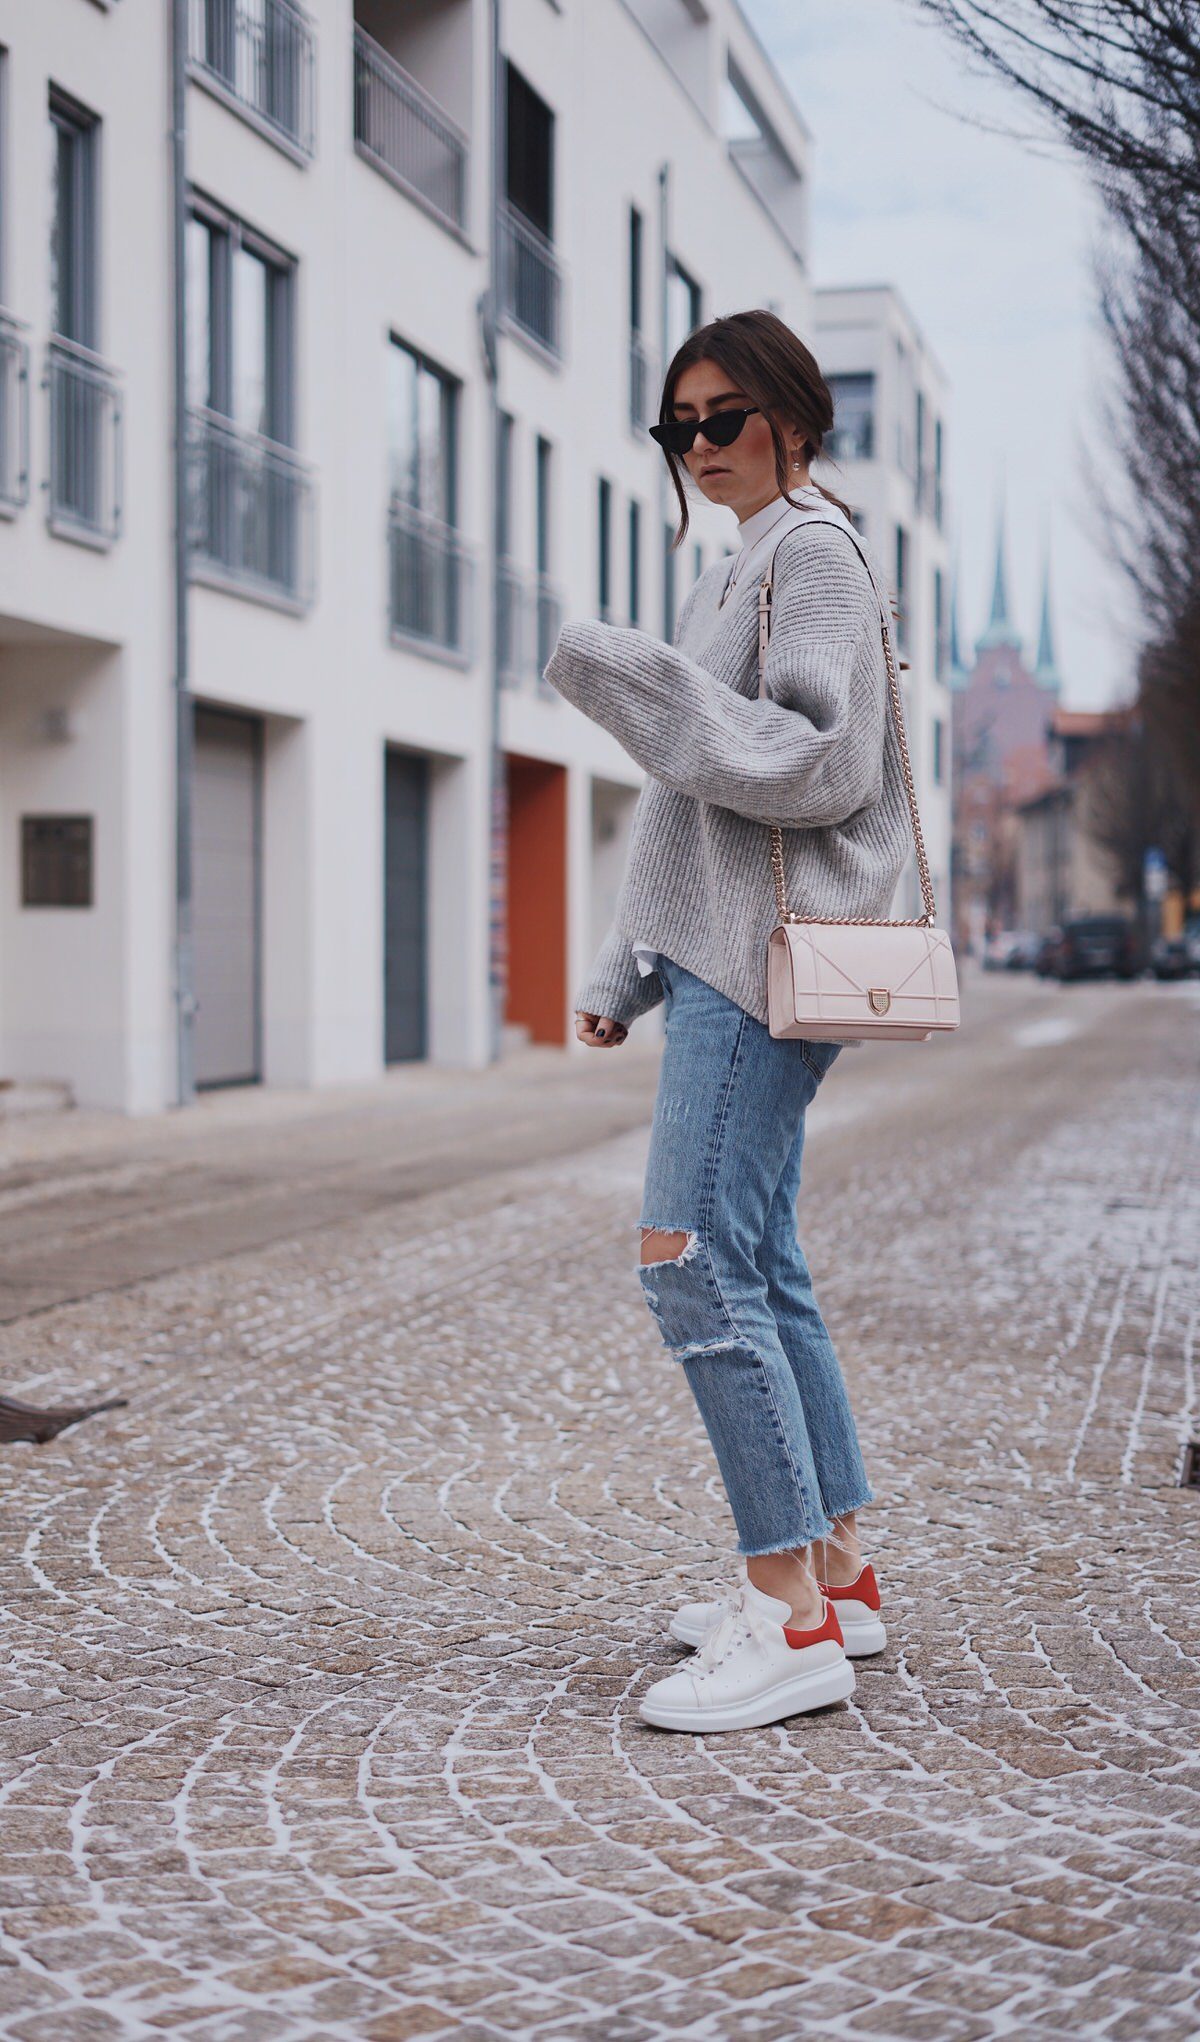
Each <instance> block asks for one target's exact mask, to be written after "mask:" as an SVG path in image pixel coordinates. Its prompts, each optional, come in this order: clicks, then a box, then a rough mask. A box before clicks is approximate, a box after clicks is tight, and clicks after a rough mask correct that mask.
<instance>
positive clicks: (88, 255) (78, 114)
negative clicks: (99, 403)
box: [47, 79, 101, 354]
mask: <svg viewBox="0 0 1200 2042" xmlns="http://www.w3.org/2000/svg"><path fill="white" fill-rule="evenodd" d="M47 113H48V118H49V121H50V126H51V129H52V131H53V136H54V167H53V189H54V207H53V211H52V214H51V220H50V239H51V260H52V271H51V288H52V290H53V291H54V293H55V300H54V302H53V304H52V306H51V314H52V316H51V320H50V328H51V332H52V333H54V334H56V335H58V336H59V337H60V338H61V339H63V340H73V341H74V342H75V343H76V345H77V346H79V347H86V348H88V349H90V350H91V352H92V353H93V354H98V353H99V352H100V247H99V222H100V126H101V122H100V116H99V114H97V113H93V112H92V110H91V108H90V107H88V106H85V105H84V104H83V102H82V101H81V100H78V99H76V98H75V97H74V96H73V94H71V93H69V92H64V91H63V89H62V87H61V86H60V85H56V84H55V83H54V81H53V79H51V81H50V86H49V93H48V100H47ZM64 141H66V142H68V143H69V145H70V157H71V161H70V178H71V187H72V188H71V194H70V203H71V206H72V213H73V217H72V222H71V227H72V234H73V239H72V246H71V248H70V250H69V251H67V255H68V260H67V262H66V264H64V262H63V251H62V250H61V249H60V247H59V245H58V244H59V239H60V236H61V235H62V233H63V230H64V221H63V217H62V201H63V194H62V187H61V182H60V175H61V168H62V156H63V143H64ZM64 268H65V269H66V270H67V271H68V272H69V275H68V289H69V293H70V302H69V304H68V306H67V308H66V309H67V317H66V318H65V319H64V318H62V317H61V316H60V315H61V314H62V312H63V310H64V303H63V273H64Z"/></svg>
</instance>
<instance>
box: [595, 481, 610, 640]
mask: <svg viewBox="0 0 1200 2042" xmlns="http://www.w3.org/2000/svg"><path fill="white" fill-rule="evenodd" d="M612 508H613V486H612V483H611V482H610V481H609V479H608V476H607V475H600V476H598V477H597V479H596V593H597V599H598V600H597V608H598V611H599V614H600V616H601V617H605V618H607V617H611V615H612V596H613V571H612V570H613V557H612Z"/></svg>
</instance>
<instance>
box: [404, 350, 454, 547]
mask: <svg viewBox="0 0 1200 2042" xmlns="http://www.w3.org/2000/svg"><path fill="white" fill-rule="evenodd" d="M388 346H389V347H395V348H399V349H400V350H401V352H402V353H404V354H406V355H408V356H409V357H410V359H411V360H412V361H413V362H415V364H416V366H417V369H418V371H419V372H420V373H422V374H424V375H427V376H432V377H434V378H435V379H436V381H437V383H438V386H439V398H440V404H441V428H442V472H443V479H444V484H445V490H444V497H443V508H442V509H440V510H431V509H430V507H429V505H428V504H423V503H418V502H417V501H416V500H415V499H414V498H413V497H411V496H402V495H400V493H399V492H398V491H397V490H395V489H393V488H391V487H390V486H389V490H388V494H389V498H390V499H391V501H393V502H400V503H404V504H407V506H408V507H409V509H411V510H416V511H422V512H424V513H425V514H426V515H427V516H430V517H434V518H436V519H438V521H439V522H440V523H441V524H443V525H446V526H448V527H449V528H450V529H451V530H452V531H456V530H457V529H458V516H459V476H458V468H459V459H458V455H459V432H460V412H461V407H462V388H463V386H462V378H461V377H460V376H456V375H455V374H454V372H453V370H452V369H447V368H446V367H445V366H444V364H443V363H441V362H439V361H437V360H436V359H435V358H434V356H432V355H429V354H426V353H425V350H424V349H423V348H419V347H416V346H414V344H413V342H412V341H410V340H406V339H405V338H404V335H403V334H402V333H397V332H396V330H395V328H392V329H391V330H390V331H389V333H388ZM389 424H390V421H389ZM392 451H393V450H392V448H391V446H390V445H389V448H388V453H389V457H390V455H391V453H392Z"/></svg>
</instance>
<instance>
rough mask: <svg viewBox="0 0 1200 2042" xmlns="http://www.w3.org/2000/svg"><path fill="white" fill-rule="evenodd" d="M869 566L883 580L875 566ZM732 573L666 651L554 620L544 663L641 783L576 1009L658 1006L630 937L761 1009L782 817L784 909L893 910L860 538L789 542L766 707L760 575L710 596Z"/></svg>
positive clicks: (884, 726)
mask: <svg viewBox="0 0 1200 2042" xmlns="http://www.w3.org/2000/svg"><path fill="white" fill-rule="evenodd" d="M831 516H832V517H833V518H835V519H836V518H837V517H838V516H839V514H838V513H837V512H836V511H835V512H832V513H831ZM872 570H873V572H874V573H875V578H876V581H877V582H878V584H879V587H880V589H881V590H882V588H883V583H882V580H881V578H880V576H879V573H878V568H877V567H876V566H875V563H874V561H872ZM728 571H729V563H728V561H718V562H717V563H716V564H715V565H714V566H712V567H710V568H709V569H708V570H707V572H706V573H704V574H702V575H701V576H700V578H699V580H698V581H697V582H696V583H695V586H694V587H693V588H692V590H691V591H690V593H689V595H688V597H687V600H686V602H685V603H684V605H683V609H682V611H681V613H680V617H679V621H678V625H677V627H676V632H675V644H674V646H668V645H665V644H663V643H662V641H661V640H659V639H657V638H652V637H650V636H649V635H648V634H647V633H646V632H643V631H633V630H624V629H622V628H619V627H617V626H615V625H611V624H601V623H576V624H564V625H563V627H562V630H561V631H560V633H559V637H558V642H557V645H556V646H555V649H554V654H553V657H552V658H551V660H550V663H549V665H548V667H547V668H546V678H547V679H548V680H549V681H551V682H552V683H553V685H554V686H555V687H556V688H557V689H558V691H559V693H560V694H561V695H565V696H566V697H567V699H568V701H571V702H574V703H576V704H577V705H578V707H579V708H580V709H582V710H583V712H584V714H585V715H587V716H590V717H591V718H592V720H593V722H595V723H600V724H603V726H604V728H605V729H606V730H610V731H612V733H613V735H614V736H615V737H616V738H618V739H619V740H620V742H621V744H622V745H623V746H624V748H625V750H626V751H627V752H629V754H630V755H631V757H632V758H634V759H636V760H637V762H638V764H639V765H641V766H644V767H645V769H646V772H647V773H648V775H649V776H650V777H649V778H648V779H647V780H646V781H645V783H644V784H643V786H642V789H641V792H640V793H639V795H638V801H637V806H636V809H635V811H634V819H633V829H632V834H631V838H630V847H629V858H628V863H627V866H626V871H625V877H624V880H623V882H622V886H621V891H620V894H619V896H618V899H617V905H616V914H615V919H614V923H613V926H612V928H611V930H610V931H609V934H608V936H607V937H606V938H605V941H604V943H603V945H602V946H601V950H600V954H599V956H598V957H597V958H596V961H595V963H594V965H593V967H592V970H591V972H590V973H589V975H588V977H587V979H586V981H585V983H584V984H583V985H582V986H581V987H580V988H579V991H578V993H577V995H576V999H575V1006H576V1008H577V1009H579V1010H580V1011H582V1012H585V1013H590V1014H609V1015H611V1016H612V1017H613V1019H614V1020H617V1021H623V1022H625V1023H626V1024H628V1023H629V1022H631V1021H633V1020H635V1019H636V1018H637V1017H638V1015H640V1014H645V1013H647V1012H648V1011H649V1010H650V1008H651V1007H654V1006H655V1005H657V1003H658V1002H659V1001H660V1000H661V999H662V997H663V988H662V983H661V980H660V979H659V977H658V975H657V973H651V974H650V975H649V976H643V975H642V974H640V973H639V971H638V968H637V964H636V961H635V959H634V956H633V952H632V949H631V947H630V946H631V944H632V943H633V942H635V941H637V942H644V943H647V944H651V945H653V946H654V948H655V949H656V950H658V951H661V952H662V954H663V955H664V956H666V957H669V958H671V959H672V960H673V962H674V963H676V964H679V965H682V967H683V968H684V970H685V971H690V972H692V973H694V974H695V976H696V977H697V978H701V979H704V980H705V981H706V983H707V984H709V985H711V986H715V987H716V988H717V990H718V991H719V992H722V993H724V994H725V995H726V997H727V998H728V999H730V1000H733V1001H734V1002H735V1004H736V1005H738V1006H740V1007H742V1008H744V1009H745V1011H746V1012H747V1013H748V1014H752V1015H753V1016H754V1017H755V1019H756V1020H759V1021H763V1022H765V1021H766V1019H767V992H766V946H767V938H768V937H769V935H770V933H771V930H772V929H773V928H774V926H775V919H776V917H775V893H774V887H773V883H772V878H771V855H770V854H771V839H770V833H769V830H768V829H767V828H765V827H764V825H766V824H769V823H772V822H775V823H780V824H782V825H783V829H784V838H783V843H784V862H785V868H786V872H787V888H788V905H789V907H792V908H795V909H797V910H799V911H800V912H801V913H802V914H813V915H830V916H836V915H842V914H846V915H878V916H885V915H887V913H888V912H889V908H890V905H891V900H892V895H893V892H894V891H895V887H896V882H897V879H898V878H899V874H900V870H901V867H902V866H903V863H904V859H905V856H906V854H907V852H908V850H909V847H910V845H911V842H912V836H911V827H910V823H909V816H908V806H907V801H906V797H905V792H904V781H903V777H902V773H901V766H900V751H899V746H898V743H897V740H896V732H895V727H894V723H893V720H892V717H891V714H890V712H889V711H888V708H887V699H886V698H887V671H886V667H885V665H884V659H883V649H882V646H881V643H880V608H879V598H878V597H877V595H876V593H875V589H874V587H873V586H872V581H871V576H870V575H869V574H868V571H867V568H866V567H865V566H864V564H863V560H862V557H861V556H860V554H859V551H858V548H857V546H856V545H855V543H854V541H853V540H852V539H851V538H850V537H849V536H848V535H847V533H846V532H844V531H840V530H837V529H835V528H834V527H833V525H831V524H830V523H827V522H824V521H821V522H816V521H814V522H812V523H809V524H803V525H798V526H796V527H795V528H794V529H793V530H792V531H790V532H788V533H787V534H786V535H785V537H784V538H783V539H782V540H781V542H780V544H779V548H778V552H777V554H776V559H775V586H774V599H773V607H772V618H771V641H770V645H769V648H768V652H767V659H766V667H765V679H766V688H767V695H768V697H769V699H767V700H760V699H759V697H758V586H759V579H760V577H758V576H757V575H753V576H751V577H750V578H749V579H748V581H747V582H746V583H745V585H744V586H741V587H739V588H736V589H735V590H734V592H733V594H732V595H731V596H730V598H729V601H728V602H727V603H726V605H725V607H724V609H722V608H721V607H720V595H721V590H722V589H723V587H724V585H725V581H726V578H727V575H728Z"/></svg>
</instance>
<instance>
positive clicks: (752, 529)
mask: <svg viewBox="0 0 1200 2042" xmlns="http://www.w3.org/2000/svg"><path fill="white" fill-rule="evenodd" d="M791 494H792V495H793V496H794V497H795V498H796V500H797V502H799V503H801V504H803V506H804V508H805V509H806V510H815V509H816V508H817V506H818V505H819V504H824V503H825V502H827V498H825V497H823V496H822V495H821V492H820V490H819V489H818V488H817V487H816V485H815V483H811V482H806V483H805V484H804V486H803V488H802V489H793V490H792V492H791ZM791 509H792V505H791V504H789V503H788V502H787V501H786V499H785V498H784V497H783V496H782V494H781V495H779V496H773V497H772V498H771V501H770V503H764V505H763V507H762V509H761V510H756V511H751V513H750V516H749V517H748V518H743V519H742V520H741V522H740V523H739V525H738V538H739V539H740V540H741V542H742V545H743V546H754V545H757V543H758V541H759V540H760V539H761V538H763V536H764V535H765V534H766V533H767V532H769V531H770V529H771V527H772V525H773V524H774V523H775V521H776V519H779V520H781V521H782V519H783V516H784V513H785V512H787V511H789V510H791Z"/></svg>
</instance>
